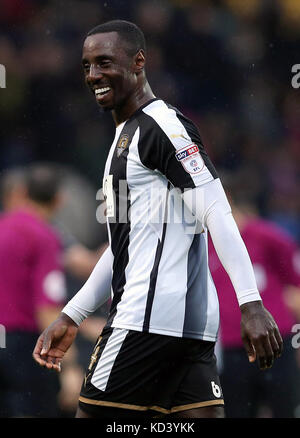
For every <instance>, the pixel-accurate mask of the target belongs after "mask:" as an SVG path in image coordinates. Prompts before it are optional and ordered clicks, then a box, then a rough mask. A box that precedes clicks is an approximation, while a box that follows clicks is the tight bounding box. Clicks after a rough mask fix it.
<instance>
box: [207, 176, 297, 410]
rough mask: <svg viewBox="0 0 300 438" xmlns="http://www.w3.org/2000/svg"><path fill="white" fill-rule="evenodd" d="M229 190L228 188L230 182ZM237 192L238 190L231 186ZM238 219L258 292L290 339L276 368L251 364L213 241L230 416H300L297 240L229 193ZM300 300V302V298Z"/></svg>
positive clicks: (286, 339)
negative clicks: (295, 344) (261, 369)
mask: <svg viewBox="0 0 300 438" xmlns="http://www.w3.org/2000/svg"><path fill="white" fill-rule="evenodd" d="M225 186H226V184H225ZM231 188H232V187H231ZM227 194H228V196H229V199H231V206H232V212H233V216H234V218H235V220H236V223H237V225H238V227H239V230H240V233H241V236H242V238H243V240H244V242H245V244H246V247H247V249H248V252H249V255H250V258H251V261H252V264H253V268H254V272H255V276H256V280H257V285H258V289H259V291H260V293H261V295H262V298H263V300H264V303H265V307H266V309H268V310H269V311H270V312H271V314H272V315H273V316H274V318H275V320H276V322H277V325H278V327H279V330H280V333H281V335H282V338H283V341H284V348H283V354H282V356H281V358H280V359H279V360H278V361H277V362H276V363H274V366H273V367H272V368H271V369H267V370H265V371H264V372H263V373H261V372H259V371H258V370H257V369H256V368H255V367H253V366H251V364H249V361H248V358H247V355H246V354H245V351H244V348H243V345H242V341H241V338H240V335H239V332H240V319H239V316H238V313H237V309H236V307H237V303H236V300H235V293H234V290H233V288H232V285H231V282H230V280H229V277H228V276H227V274H226V272H225V271H224V269H223V267H222V265H221V263H220V261H219V259H218V256H217V254H216V252H215V249H214V247H213V245H212V244H211V241H209V258H210V270H211V274H212V277H213V279H214V282H215V285H216V288H217V290H218V295H219V301H220V318H221V319H220V346H219V347H220V350H219V351H220V355H221V358H222V369H221V382H222V387H223V391H224V398H225V411H226V416H227V417H228V418H230V417H231V418H253V417H256V416H271V417H274V418H293V417H299V416H300V369H299V364H298V363H297V350H296V349H295V348H294V347H293V344H292V335H293V333H292V327H293V325H294V324H295V323H296V322H297V316H296V315H298V318H299V315H300V312H299V309H300V253H299V248H298V247H297V244H296V243H295V242H294V241H293V240H292V239H291V237H290V236H289V235H288V234H287V233H286V232H285V231H283V230H282V228H280V227H278V226H277V225H275V224H274V223H272V222H270V221H267V220H264V219H262V218H260V217H258V214H257V211H256V209H255V207H254V205H252V204H251V203H250V204H249V203H248V201H247V202H246V201H245V198H244V197H243V196H242V197H239V195H238V194H237V193H234V192H232V191H231V190H229V193H227ZM297 297H298V298H297Z"/></svg>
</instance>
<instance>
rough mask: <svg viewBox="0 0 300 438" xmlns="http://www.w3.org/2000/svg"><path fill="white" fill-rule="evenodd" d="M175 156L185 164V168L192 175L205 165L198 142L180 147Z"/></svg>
mask: <svg viewBox="0 0 300 438" xmlns="http://www.w3.org/2000/svg"><path fill="white" fill-rule="evenodd" d="M175 156H176V158H177V160H178V161H180V163H181V164H182V165H183V167H184V169H185V170H186V171H187V172H188V173H190V174H191V175H194V174H196V173H199V172H201V170H202V169H203V167H204V161H203V160H202V157H201V155H200V152H199V148H198V146H197V145H196V144H189V145H188V146H185V147H184V148H181V149H179V150H178V151H177V152H176V154H175Z"/></svg>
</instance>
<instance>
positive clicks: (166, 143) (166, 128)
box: [139, 104, 218, 191]
mask: <svg viewBox="0 0 300 438" xmlns="http://www.w3.org/2000/svg"><path fill="white" fill-rule="evenodd" d="M150 107H151V106H150ZM139 127H140V141H139V154H140V158H141V161H142V163H143V164H144V165H145V166H146V167H148V168H150V169H153V170H158V171H160V172H161V173H162V174H163V175H165V176H166V178H167V179H168V180H169V181H170V182H171V184H172V185H173V186H174V187H176V188H179V189H180V190H181V191H183V190H185V189H190V188H194V187H198V186H200V185H202V184H206V183H208V182H210V181H212V180H213V179H216V178H218V175H217V172H216V170H215V168H214V166H213V164H212V163H211V161H210V159H209V157H208V155H207V153H206V151H205V149H204V147H203V144H202V141H201V138H200V134H199V132H198V129H197V127H196V126H195V125H194V124H193V122H191V121H190V120H189V119H187V118H186V117H184V116H183V115H182V114H181V113H179V112H178V111H176V110H175V109H173V108H170V107H168V106H167V105H166V104H161V105H160V106H159V107H158V108H157V109H156V111H155V108H154V110H153V108H152V110H151V108H150V109H149V110H148V109H147V108H146V109H144V111H143V112H142V114H141V115H140V116H139Z"/></svg>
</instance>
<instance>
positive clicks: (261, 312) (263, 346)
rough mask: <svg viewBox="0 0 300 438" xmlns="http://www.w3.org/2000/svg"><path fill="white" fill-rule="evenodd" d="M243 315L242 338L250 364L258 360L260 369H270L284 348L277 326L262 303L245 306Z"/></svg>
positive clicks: (242, 308)
mask: <svg viewBox="0 0 300 438" xmlns="http://www.w3.org/2000/svg"><path fill="white" fill-rule="evenodd" d="M241 314H242V318H241V336H242V340H243V343H244V346H245V349H246V351H247V354H248V358H249V362H255V361H256V360H257V361H258V365H259V368H260V369H266V368H270V367H271V366H272V365H273V362H274V359H276V358H278V357H279V356H280V355H281V353H282V348H283V341H282V338H281V335H280V333H279V330H278V327H277V324H276V323H275V321H274V319H273V317H272V315H271V314H270V313H269V312H268V311H267V310H266V309H265V307H264V306H263V304H262V302H261V301H253V302H250V303H245V304H243V305H242V306H241Z"/></svg>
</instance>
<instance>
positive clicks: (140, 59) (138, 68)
mask: <svg viewBox="0 0 300 438" xmlns="http://www.w3.org/2000/svg"><path fill="white" fill-rule="evenodd" d="M145 64H146V56H145V52H144V50H142V49H141V50H139V51H138V53H137V54H136V55H135V58H134V71H135V73H140V72H142V71H143V70H144V67H145Z"/></svg>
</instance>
